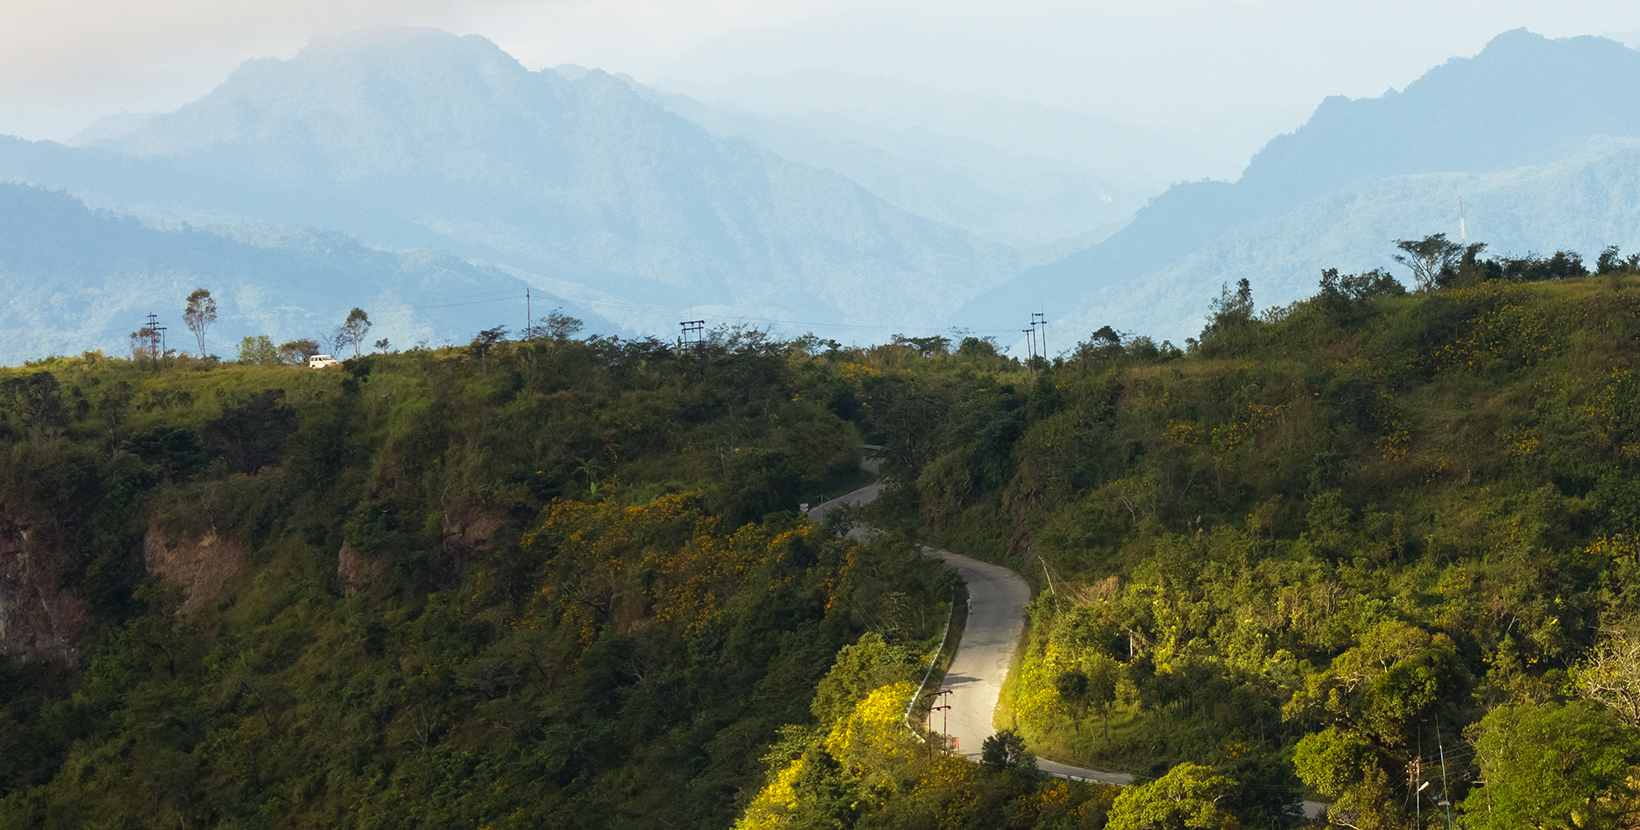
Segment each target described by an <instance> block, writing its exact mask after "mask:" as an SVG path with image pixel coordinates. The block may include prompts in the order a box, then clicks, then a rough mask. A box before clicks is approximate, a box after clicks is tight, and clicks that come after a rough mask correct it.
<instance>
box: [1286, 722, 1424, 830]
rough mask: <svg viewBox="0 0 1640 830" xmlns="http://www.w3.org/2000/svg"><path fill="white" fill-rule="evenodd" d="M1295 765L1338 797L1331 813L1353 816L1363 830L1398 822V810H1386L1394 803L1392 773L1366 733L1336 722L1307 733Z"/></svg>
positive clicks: (1305, 776) (1295, 754)
mask: <svg viewBox="0 0 1640 830" xmlns="http://www.w3.org/2000/svg"><path fill="white" fill-rule="evenodd" d="M1293 768H1294V769H1295V770H1296V771H1297V772H1298V777H1299V779H1300V780H1302V781H1303V782H1304V783H1306V784H1309V785H1310V786H1312V787H1314V788H1315V789H1316V791H1317V792H1319V793H1321V794H1322V795H1325V796H1328V797H1331V798H1333V799H1336V800H1335V801H1334V802H1333V805H1332V808H1331V810H1330V812H1331V813H1332V815H1334V816H1342V815H1345V814H1348V815H1352V816H1354V819H1353V820H1352V822H1351V824H1352V826H1354V827H1357V828H1360V830H1369V829H1370V828H1382V827H1394V826H1395V825H1396V822H1397V820H1398V818H1397V816H1398V814H1394V813H1391V814H1389V815H1386V814H1385V813H1386V811H1389V810H1391V808H1393V807H1394V806H1395V799H1394V798H1393V797H1392V795H1391V791H1390V786H1389V776H1388V775H1387V774H1386V773H1385V772H1384V770H1383V769H1382V767H1380V766H1379V764H1378V761H1377V755H1376V752H1375V750H1374V748H1373V745H1372V742H1371V741H1369V740H1367V739H1366V738H1365V737H1364V736H1362V735H1360V734H1357V733H1355V732H1351V731H1348V730H1344V729H1339V728H1338V727H1335V726H1333V727H1328V728H1326V729H1324V730H1322V731H1320V732H1316V733H1313V734H1310V735H1305V736H1304V737H1303V738H1301V739H1299V742H1298V746H1297V747H1295V748H1294V751H1293Z"/></svg>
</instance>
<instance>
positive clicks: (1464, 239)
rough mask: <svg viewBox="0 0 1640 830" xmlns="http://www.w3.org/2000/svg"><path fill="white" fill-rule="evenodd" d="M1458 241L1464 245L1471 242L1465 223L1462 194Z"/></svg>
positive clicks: (1459, 200) (1459, 204)
mask: <svg viewBox="0 0 1640 830" xmlns="http://www.w3.org/2000/svg"><path fill="white" fill-rule="evenodd" d="M1458 242H1459V244H1462V245H1468V244H1469V230H1468V229H1467V228H1465V227H1464V225H1463V197H1462V196H1459V197H1458Z"/></svg>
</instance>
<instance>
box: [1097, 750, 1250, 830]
mask: <svg viewBox="0 0 1640 830" xmlns="http://www.w3.org/2000/svg"><path fill="white" fill-rule="evenodd" d="M1235 788H1236V782H1234V781H1232V780H1230V779H1229V778H1227V777H1225V776H1223V775H1218V774H1216V773H1214V772H1213V768H1212V767H1204V766H1201V765H1199V764H1191V763H1184V764H1180V765H1178V766H1176V767H1174V768H1173V769H1172V770H1170V771H1168V773H1167V774H1166V775H1164V776H1162V777H1161V778H1158V779H1156V780H1155V781H1152V782H1150V783H1149V784H1140V785H1137V786H1132V787H1127V788H1125V789H1123V790H1122V793H1121V794H1120V795H1118V796H1116V803H1115V804H1113V805H1111V808H1110V817H1109V820H1108V823H1107V824H1106V825H1105V827H1106V828H1107V830H1186V828H1192V830H1194V828H1222V830H1231V828H1239V827H1240V826H1241V824H1240V823H1239V822H1237V821H1236V818H1235V816H1232V815H1230V814H1229V813H1227V812H1225V811H1224V810H1222V809H1220V808H1219V802H1221V801H1223V800H1225V799H1226V798H1227V797H1229V795H1230V794H1231V792H1232V791H1233V790H1234V789H1235Z"/></svg>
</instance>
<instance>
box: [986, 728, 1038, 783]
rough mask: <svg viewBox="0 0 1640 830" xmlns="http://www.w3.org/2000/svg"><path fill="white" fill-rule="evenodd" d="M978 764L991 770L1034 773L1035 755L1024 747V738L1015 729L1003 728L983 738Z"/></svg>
mask: <svg viewBox="0 0 1640 830" xmlns="http://www.w3.org/2000/svg"><path fill="white" fill-rule="evenodd" d="M979 763H980V766H982V767H985V768H986V769H988V770H991V771H993V772H1002V771H1003V770H1014V771H1016V772H1025V773H1031V774H1033V775H1034V774H1035V773H1036V756H1035V755H1032V754H1031V751H1030V750H1028V749H1026V748H1025V738H1024V737H1023V736H1022V735H1020V734H1019V730H1017V729H1012V728H1009V729H1004V730H1002V731H1000V732H997V733H996V734H995V735H992V736H991V737H989V738H986V739H985V743H984V744H982V745H980V749H979Z"/></svg>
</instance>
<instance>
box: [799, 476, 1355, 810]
mask: <svg viewBox="0 0 1640 830" xmlns="http://www.w3.org/2000/svg"><path fill="white" fill-rule="evenodd" d="M861 466H862V467H864V468H865V469H867V470H868V471H870V472H872V473H876V472H877V462H876V459H866V460H865V461H863V462H861ZM881 491H882V484H881V483H880V482H873V483H871V484H868V485H866V486H864V487H861V488H860V489H858V490H855V491H854V492H852V493H848V494H846V495H843V496H839V497H838V498H835V499H832V500H830V501H828V502H826V503H824V504H821V505H820V506H818V507H814V508H812V509H810V510H809V511H808V516H809V519H810V520H811V521H815V522H818V521H820V520H821V519H823V518H824V517H825V515H826V514H827V513H829V512H831V511H832V510H835V509H837V508H839V507H842V506H845V505H847V506H858V505H863V504H869V503H870V502H871V501H873V500H875V499H876V498H877V494H878V493H879V492H881ZM872 532H873V531H872V530H871V529H870V528H867V527H860V526H856V527H854V528H852V529H850V530H849V536H850V537H852V538H856V539H865V538H867V537H868V536H869V535H870V534H871V533H872ZM922 552H923V555H925V556H930V557H933V558H936V559H939V560H941V561H943V562H945V564H947V565H950V566H951V567H952V568H955V569H956V571H957V573H958V574H959V575H960V576H961V577H962V580H963V582H966V583H967V584H968V600H969V607H968V624H967V625H966V626H965V627H964V628H963V633H962V638H961V639H960V640H959V641H958V643H957V647H956V648H957V650H956V655H955V656H954V657H953V658H952V660H951V667H950V668H949V669H946V671H945V681H944V683H943V685H942V688H943V689H949V690H950V691H951V697H950V699H949V700H948V701H947V702H948V703H949V704H950V706H951V709H950V711H949V712H948V713H947V714H948V715H949V717H950V720H949V724H950V726H949V734H950V735H951V736H952V738H954V739H955V740H956V751H957V752H959V753H961V754H962V755H963V756H965V757H968V758H971V759H973V760H975V761H977V760H979V753H980V747H982V746H984V744H985V739H986V738H989V737H991V736H992V735H994V734H996V728H995V727H994V725H993V720H994V718H995V716H996V708H997V699H998V698H999V697H1001V695H1002V682H1003V681H1004V680H1006V679H1007V678H1008V668H1009V666H1010V665H1011V664H1012V663H1013V659H1014V654H1015V653H1016V652H1018V651H1019V645H1020V643H1021V642H1022V641H1023V640H1024V637H1025V605H1026V603H1028V602H1030V600H1031V586H1030V585H1029V584H1027V583H1026V582H1025V579H1024V577H1021V576H1020V575H1019V574H1017V573H1015V572H1013V571H1011V570H1009V569H1007V568H1004V567H1002V566H1001V565H993V564H991V563H989V562H981V561H979V560H978V559H974V558H972V557H968V556H963V555H961V554H957V553H952V552H950V551H948V550H939V549H937V548H931V547H928V546H926V545H924V546H923V548H922ZM1036 765H1037V768H1038V769H1040V770H1042V771H1043V772H1046V773H1048V774H1049V775H1055V776H1058V777H1060V778H1070V779H1073V780H1077V781H1098V782H1101V783H1105V784H1114V785H1116V786H1118V787H1125V786H1127V785H1129V784H1132V783H1133V776H1131V775H1128V774H1126V773H1121V772H1103V771H1100V770H1093V769H1084V768H1082V767H1073V766H1071V765H1069V764H1061V763H1058V762H1057V761H1050V760H1048V759H1046V758H1038V759H1037V762H1036ZM1302 806H1303V810H1304V815H1305V817H1306V818H1309V819H1312V820H1315V819H1319V818H1320V817H1321V816H1323V815H1325V814H1326V811H1327V805H1325V804H1322V803H1320V802H1315V801H1306V802H1303V805H1302Z"/></svg>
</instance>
